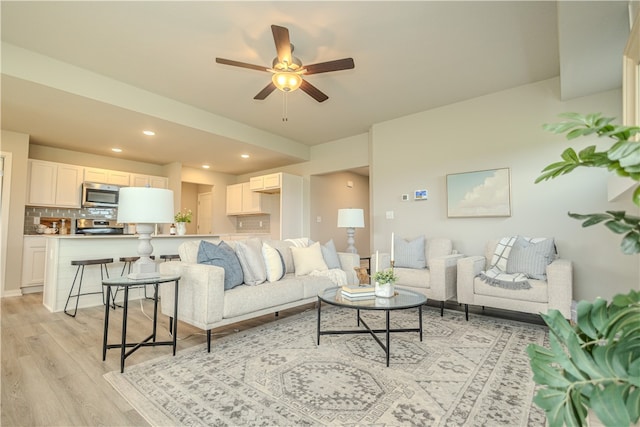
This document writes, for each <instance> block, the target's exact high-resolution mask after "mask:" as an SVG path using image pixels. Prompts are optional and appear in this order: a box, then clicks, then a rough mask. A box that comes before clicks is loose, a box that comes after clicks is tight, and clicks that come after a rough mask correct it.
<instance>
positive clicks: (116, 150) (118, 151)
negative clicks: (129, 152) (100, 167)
mask: <svg viewBox="0 0 640 427" xmlns="http://www.w3.org/2000/svg"><path fill="white" fill-rule="evenodd" d="M111 151H113V152H114V153H122V148H112V149H111Z"/></svg>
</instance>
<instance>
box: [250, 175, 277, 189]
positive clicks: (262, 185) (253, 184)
mask: <svg viewBox="0 0 640 427" xmlns="http://www.w3.org/2000/svg"><path fill="white" fill-rule="evenodd" d="M249 184H250V189H251V191H259V192H262V193H278V192H279V191H280V188H281V185H282V173H272V174H269V175H262V176H254V177H253V178H251V179H250V180H249Z"/></svg>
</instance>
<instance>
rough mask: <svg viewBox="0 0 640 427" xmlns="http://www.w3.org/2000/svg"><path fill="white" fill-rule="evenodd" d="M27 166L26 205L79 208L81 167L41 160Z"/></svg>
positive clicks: (31, 162) (33, 161) (82, 170)
mask: <svg viewBox="0 0 640 427" xmlns="http://www.w3.org/2000/svg"><path fill="white" fill-rule="evenodd" d="M28 164H29V176H28V179H29V182H28V184H27V192H28V193H27V204H28V205H30V206H58V207H65V208H80V196H81V192H82V179H83V172H84V168H83V167H81V166H75V165H67V164H64V163H55V162H46V161H43V160H29V162H28Z"/></svg>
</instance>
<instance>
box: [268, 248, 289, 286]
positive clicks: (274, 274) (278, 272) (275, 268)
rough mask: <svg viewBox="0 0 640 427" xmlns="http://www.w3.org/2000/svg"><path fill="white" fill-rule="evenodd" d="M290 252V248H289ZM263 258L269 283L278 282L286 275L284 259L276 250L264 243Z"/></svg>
mask: <svg viewBox="0 0 640 427" xmlns="http://www.w3.org/2000/svg"><path fill="white" fill-rule="evenodd" d="M287 250H289V248H287ZM262 256H263V258H264V266H265V269H266V272H267V281H268V282H277V281H278V280H280V279H282V278H283V277H284V275H285V265H284V258H283V257H282V255H281V254H280V251H278V250H277V249H276V248H273V247H271V246H270V245H268V244H267V243H265V242H262Z"/></svg>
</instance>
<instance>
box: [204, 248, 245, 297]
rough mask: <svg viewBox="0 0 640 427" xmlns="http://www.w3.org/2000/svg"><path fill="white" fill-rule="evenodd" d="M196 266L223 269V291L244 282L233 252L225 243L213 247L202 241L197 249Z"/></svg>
mask: <svg viewBox="0 0 640 427" xmlns="http://www.w3.org/2000/svg"><path fill="white" fill-rule="evenodd" d="M197 261H198V264H207V265H215V266H218V267H222V268H224V290H225V291H226V290H227V289H232V288H235V287H236V286H238V285H241V284H242V282H243V281H244V276H243V274H242V266H241V265H240V260H238V256H237V255H236V253H235V252H234V250H233V249H232V248H231V246H229V245H228V244H227V243H225V242H220V244H218V245H215V244H213V243H211V242H207V241H206V240H203V241H201V242H200V247H198V259H197Z"/></svg>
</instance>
